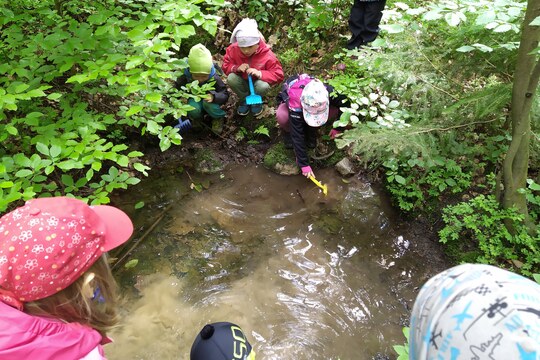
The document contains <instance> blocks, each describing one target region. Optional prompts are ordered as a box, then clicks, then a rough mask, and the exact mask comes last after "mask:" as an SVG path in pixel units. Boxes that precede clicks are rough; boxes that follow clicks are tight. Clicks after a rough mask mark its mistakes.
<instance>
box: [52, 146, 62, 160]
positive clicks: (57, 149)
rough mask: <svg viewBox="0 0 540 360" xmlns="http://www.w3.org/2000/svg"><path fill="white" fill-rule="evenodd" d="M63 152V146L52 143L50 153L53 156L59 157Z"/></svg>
mask: <svg viewBox="0 0 540 360" xmlns="http://www.w3.org/2000/svg"><path fill="white" fill-rule="evenodd" d="M61 152H62V148H61V147H60V146H58V145H52V146H51V149H50V154H51V157H52V158H56V157H58V155H60V153H61Z"/></svg>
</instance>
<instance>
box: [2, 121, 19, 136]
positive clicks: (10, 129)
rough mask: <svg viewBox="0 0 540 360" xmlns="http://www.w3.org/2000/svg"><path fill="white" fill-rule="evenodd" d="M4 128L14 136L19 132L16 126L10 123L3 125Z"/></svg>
mask: <svg viewBox="0 0 540 360" xmlns="http://www.w3.org/2000/svg"><path fill="white" fill-rule="evenodd" d="M5 130H6V131H7V132H8V133H9V134H10V135H13V136H16V135H18V134H19V130H17V128H16V127H15V126H13V125H11V124H8V125H6V127H5Z"/></svg>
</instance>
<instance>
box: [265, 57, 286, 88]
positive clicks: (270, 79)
mask: <svg viewBox="0 0 540 360" xmlns="http://www.w3.org/2000/svg"><path fill="white" fill-rule="evenodd" d="M261 73H262V76H261V80H262V81H266V82H267V83H269V84H270V85H275V84H279V83H280V82H282V81H283V79H284V77H285V76H284V75H283V67H282V66H281V63H280V62H279V60H278V58H277V57H276V55H275V54H274V53H273V52H270V59H269V60H268V61H267V63H266V69H263V70H261Z"/></svg>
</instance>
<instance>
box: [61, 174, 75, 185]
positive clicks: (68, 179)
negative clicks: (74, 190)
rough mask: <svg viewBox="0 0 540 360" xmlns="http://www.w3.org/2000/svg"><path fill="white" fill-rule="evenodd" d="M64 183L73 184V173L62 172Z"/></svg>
mask: <svg viewBox="0 0 540 360" xmlns="http://www.w3.org/2000/svg"><path fill="white" fill-rule="evenodd" d="M62 183H63V184H64V185H66V186H73V177H71V175H67V174H62Z"/></svg>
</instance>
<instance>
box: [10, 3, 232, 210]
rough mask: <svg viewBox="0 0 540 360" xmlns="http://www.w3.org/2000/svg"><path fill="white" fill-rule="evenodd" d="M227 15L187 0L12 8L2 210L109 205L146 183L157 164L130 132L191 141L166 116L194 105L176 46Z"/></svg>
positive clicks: (163, 141)
mask: <svg viewBox="0 0 540 360" xmlns="http://www.w3.org/2000/svg"><path fill="white" fill-rule="evenodd" d="M199 3H203V2H202V1H201V2H199ZM204 3H205V5H206V6H207V7H208V9H209V11H211V10H212V9H213V8H215V7H217V6H220V5H222V4H223V0H206V1H205V2H204ZM216 19H217V18H216V16H214V15H209V14H206V13H205V12H203V10H202V9H201V8H200V7H198V6H196V5H194V4H192V2H189V1H182V0H181V1H176V0H175V1H172V0H153V1H148V2H145V4H144V6H143V5H142V4H141V3H139V2H136V1H132V0H120V1H111V0H109V1H102V2H94V3H91V4H89V3H87V2H82V1H70V2H61V1H52V0H48V1H41V2H37V1H35V2H29V1H12V2H10V3H9V4H8V3H5V2H4V3H3V4H2V5H0V41H1V44H2V45H1V51H0V141H1V142H2V145H3V147H2V148H1V149H0V157H1V158H2V165H1V167H0V170H1V171H0V211H2V210H5V209H6V208H7V207H8V206H10V204H11V203H13V202H16V201H19V200H27V199H29V198H32V197H35V196H48V195H60V194H62V195H65V194H76V195H79V196H83V197H87V198H88V199H90V200H91V202H92V203H94V204H99V203H107V202H109V198H108V194H109V193H110V192H111V191H113V190H114V189H117V188H126V187H127V186H129V185H134V184H136V183H138V182H139V179H138V177H137V176H139V175H146V174H147V171H148V170H149V167H148V166H147V165H145V164H144V162H143V161H142V156H143V154H142V153H141V152H139V151H136V150H135V149H129V147H128V145H126V144H124V143H123V142H124V141H125V140H124V139H125V137H124V135H128V136H137V135H136V134H137V132H138V133H139V134H142V135H145V134H150V135H152V136H155V137H157V138H158V139H159V143H160V147H161V149H162V150H166V149H167V148H169V147H170V146H171V145H172V144H180V142H181V137H180V135H179V134H178V130H176V129H173V127H172V126H170V125H169V124H167V123H166V122H165V116H166V115H172V116H175V117H178V116H181V115H185V114H186V112H187V111H188V110H189V106H188V105H186V104H185V102H186V101H185V99H186V97H187V95H186V94H185V93H183V92H179V91H176V90H175V89H174V87H173V86H172V82H171V81H170V80H171V79H174V78H175V77H176V76H177V75H178V74H179V73H181V72H182V71H183V69H184V68H185V66H186V64H185V61H183V60H181V59H180V58H179V57H178V54H177V53H176V51H178V50H179V46H180V44H181V43H182V41H183V40H184V39H187V38H189V37H191V36H193V35H194V34H195V27H196V26H197V27H200V28H202V29H204V30H206V31H208V32H210V33H215V32H216V28H217V27H216V26H217V25H216ZM109 134H111V135H109ZM138 136H140V135H138Z"/></svg>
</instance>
